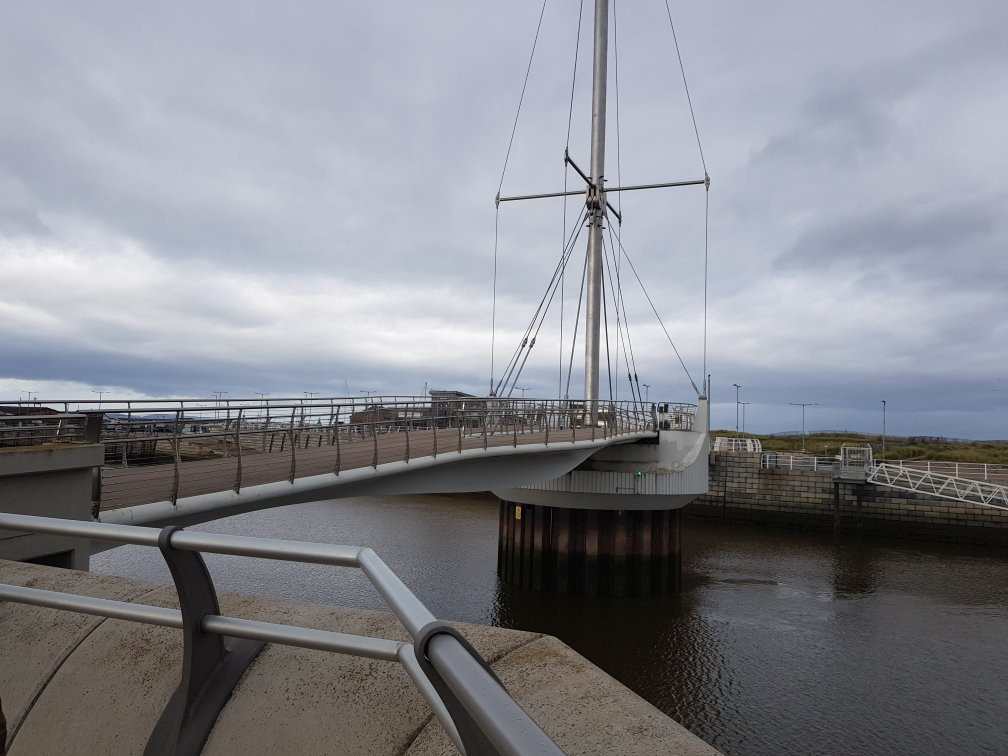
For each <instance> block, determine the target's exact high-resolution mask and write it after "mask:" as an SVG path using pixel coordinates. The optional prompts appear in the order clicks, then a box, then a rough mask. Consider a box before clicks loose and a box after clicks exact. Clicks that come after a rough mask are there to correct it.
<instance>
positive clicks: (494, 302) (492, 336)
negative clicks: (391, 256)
mask: <svg viewBox="0 0 1008 756" xmlns="http://www.w3.org/2000/svg"><path fill="white" fill-rule="evenodd" d="M545 14H546V0H543V4H542V8H541V9H540V11H539V22H538V23H537V24H536V31H535V38H534V39H533V40H532V52H531V53H529V62H528V67H527V68H526V69H525V80H524V81H523V82H522V89H521V96H520V97H519V98H518V109H517V110H516V111H515V117H514V124H513V125H512V126H511V137H510V139H508V146H507V152H506V154H505V155H504V167H503V168H502V169H501V177H500V181H499V182H498V184H497V196H498V197H500V192H501V188H502V187H503V186H504V175H505V174H506V173H507V167H508V161H509V160H510V159H511V147H512V146H513V145H514V138H515V132H516V131H517V130H518V117H519V116H520V115H521V108H522V103H523V102H524V101H525V90H526V88H527V87H528V80H529V74H530V73H531V72H532V61H533V60H534V59H535V51H536V45H538V44H539V31H540V30H541V29H542V21H543V16H544V15H545ZM499 219H500V202H498V203H497V218H496V219H495V220H494V262H493V297H492V304H491V314H490V389H491V391H490V393H491V395H492V394H493V376H494V346H495V341H496V334H497V236H498V220H499Z"/></svg>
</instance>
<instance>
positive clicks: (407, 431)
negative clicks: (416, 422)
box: [405, 420, 410, 462]
mask: <svg viewBox="0 0 1008 756" xmlns="http://www.w3.org/2000/svg"><path fill="white" fill-rule="evenodd" d="M405 422H406V461H407V462H409V458H410V448H409V426H410V424H409V420H406V421H405Z"/></svg>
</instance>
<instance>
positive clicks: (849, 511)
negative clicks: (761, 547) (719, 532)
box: [684, 452, 1008, 546]
mask: <svg viewBox="0 0 1008 756" xmlns="http://www.w3.org/2000/svg"><path fill="white" fill-rule="evenodd" d="M840 493H841V498H840V528H841V529H842V530H845V531H847V530H856V529H857V527H858V505H857V487H856V486H854V485H851V484H849V483H843V484H842V485H841V487H840ZM861 493H862V496H861V498H862V503H861V507H860V515H861V528H862V531H863V532H865V533H873V534H879V535H890V536H902V537H910V538H928V539H935V540H948V541H961V542H968V543H989V544H994V545H1004V546H1008V510H1003V509H993V508H991V507H981V506H978V505H975V504H964V503H962V502H956V501H952V500H949V499H934V498H929V497H927V496H924V495H921V494H914V493H908V492H905V491H897V490H895V489H891V488H886V487H883V486H876V485H874V484H864V485H863V486H862V487H861ZM833 495H834V492H833V476H832V473H831V472H808V471H801V470H788V469H785V468H769V469H766V470H763V469H760V455H759V454H757V453H748V452H717V453H714V454H712V455H711V467H710V491H709V493H708V494H707V495H706V496H703V497H700V498H698V499H696V500H695V501H694V502H693V503H692V504H690V505H688V506H687V507H686V509H685V510H684V511H685V512H686V514H687V515H694V516H701V517H718V518H725V519H729V520H735V521H743V522H754V521H760V522H771V523H775V524H780V525H794V526H805V527H811V528H817V529H832V528H833V526H834V518H835V516H836V511H835V507H834V503H833Z"/></svg>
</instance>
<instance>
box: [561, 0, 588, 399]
mask: <svg viewBox="0 0 1008 756" xmlns="http://www.w3.org/2000/svg"><path fill="white" fill-rule="evenodd" d="M583 16H584V0H581V2H580V3H579V6H578V25H577V35H576V36H575V41H574V65H573V66H572V72H571V93H570V107H569V108H568V109H567V143H566V147H565V149H564V154H565V155H566V154H569V153H570V134H571V123H572V121H573V120H574V89H575V85H576V83H577V64H578V53H579V51H580V50H581V19H582V17H583ZM569 171H570V166H569V165H568V164H567V161H566V160H564V198H563V237H562V238H561V256H562V255H563V251H562V250H563V246H562V243H563V242H565V240H566V239H567V177H568V172H569ZM566 279H567V272H566V270H565V271H564V274H563V276H561V278H560V341H559V347H560V349H559V364H558V365H557V399H560V398H561V394H562V393H563V352H564V302H565V297H564V284H565V282H566ZM574 328H575V329H576V328H577V323H575V324H574Z"/></svg>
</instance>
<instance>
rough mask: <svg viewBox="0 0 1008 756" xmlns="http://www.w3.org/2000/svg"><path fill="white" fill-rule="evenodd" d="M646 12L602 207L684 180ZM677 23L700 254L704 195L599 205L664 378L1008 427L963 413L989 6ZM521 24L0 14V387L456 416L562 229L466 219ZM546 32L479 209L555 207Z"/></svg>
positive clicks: (413, 8) (997, 256)
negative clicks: (606, 210)
mask: <svg viewBox="0 0 1008 756" xmlns="http://www.w3.org/2000/svg"><path fill="white" fill-rule="evenodd" d="M664 12H665V11H664V8H663V7H658V6H656V7H655V8H647V7H641V8H638V7H636V6H634V7H633V8H629V7H628V8H622V7H621V8H620V10H619V15H618V23H614V24H613V25H612V26H613V28H616V29H617V30H618V33H619V35H620V37H619V43H618V46H617V47H615V48H614V49H613V57H612V58H611V60H610V72H611V74H612V76H613V79H612V80H611V81H610V104H611V107H610V116H611V120H610V128H609V130H608V142H607V149H608V155H609V160H608V168H607V173H608V176H607V178H608V180H609V181H610V183H612V182H615V181H622V182H624V183H638V182H640V183H646V182H650V181H663V180H678V179H684V178H696V177H699V176H700V175H702V172H703V168H702V166H701V164H700V158H699V154H698V151H697V149H696V137H695V135H694V132H693V122H692V119H691V118H690V113H689V110H688V107H687V105H686V101H685V98H684V96H683V91H682V82H681V78H680V74H679V69H678V62H677V59H676V57H675V56H674V54H673V50H674V48H673V46H672V40H671V35H670V33H669V29H668V26H667V19H666V18H665V17H664ZM673 13H674V16H675V20H676V24H677V31H678V33H679V42H680V47H681V50H682V52H683V56H684V60H685V64H686V72H687V75H688V77H689V82H690V88H691V95H692V98H693V103H694V105H695V107H696V115H697V123H698V125H699V129H700V134H701V137H702V141H703V145H704V151H705V156H706V162H707V167H708V169H709V171H710V173H711V177H712V179H713V184H712V187H711V192H710V195H709V199H710V220H711V223H710V228H709V229H708V230H707V234H706V238H707V239H708V240H709V251H710V255H709V259H708V260H706V261H705V260H704V257H703V250H704V242H705V228H704V225H703V217H704V212H705V203H704V201H705V199H707V197H705V196H704V193H703V191H702V189H701V190H696V191H693V189H682V190H679V189H676V190H664V191H656V192H647V193H645V192H635V193H627V194H624V195H622V196H620V197H618V198H616V199H617V200H618V201H619V202H620V206H621V207H622V209H623V212H624V223H623V224H622V227H620V228H619V230H620V233H621V235H622V239H623V241H624V244H625V245H626V248H627V250H628V251H629V254H630V255H631V257H632V259H633V262H634V265H635V266H636V267H637V269H638V271H639V273H640V275H641V277H642V279H643V280H644V284H645V286H646V287H647V291H648V293H649V294H650V296H651V297H652V299H653V301H654V302H655V305H656V307H657V308H658V310H659V312H660V314H661V316H662V318H663V319H664V321H665V325H666V327H667V328H668V330H669V332H670V334H671V335H672V337H673V339H674V340H675V342H676V346H677V347H678V348H679V350H680V352H681V354H682V355H683V359H684V360H685V362H686V365H687V367H688V368H689V370H690V372H691V373H692V374H693V377H694V379H695V380H697V382H698V383H699V382H701V381H702V373H703V372H704V366H705V362H706V371H707V372H710V373H712V374H713V375H714V384H715V385H714V389H715V396H722V395H726V392H725V390H724V386H726V385H727V386H730V385H731V384H732V383H741V384H742V385H744V386H746V387H747V389H746V390H747V391H748V392H750V393H749V395H748V399H749V400H752V401H754V405H753V406H751V407H750V410H751V411H752V413H753V414H752V416H751V417H752V418H753V422H756V423H758V424H759V425H762V426H763V427H765V428H766V429H767V430H773V429H776V428H778V427H779V425H778V423H783V422H787V421H786V418H787V417H788V415H787V409H786V407H787V406H788V405H787V402H788V401H806V400H810V401H819V402H820V403H821V405H822V406H821V408H819V409H817V412H818V413H821V414H819V415H818V417H820V418H822V421H823V424H825V425H838V424H839V425H843V424H844V423H846V422H847V421H848V418H850V419H851V420H850V421H851V422H854V420H858V421H863V422H865V423H868V422H874V421H873V420H872V419H871V418H872V417H873V415H872V413H873V411H874V410H873V409H870V408H873V407H874V406H875V404H876V403H877V399H878V398H879V397H880V396H882V395H883V394H884V395H885V396H888V397H893V398H892V401H893V406H894V410H893V411H894V412H897V410H896V409H895V408H896V406H897V405H899V406H904V407H907V408H913V409H912V410H911V409H907V410H906V412H907V414H906V416H905V417H904V418H903V420H904V421H905V424H906V426H905V427H906V429H907V432H912V431H920V432H931V433H935V434H941V433H942V432H943V428H942V427H941V426H942V425H943V424H944V425H947V426H949V427H952V426H955V427H957V428H959V429H960V430H957V431H956V435H968V434H969V432H970V431H969V429H970V428H975V429H976V431H975V432H976V433H978V434H979V433H981V432H982V433H985V434H994V435H997V433H996V431H995V430H993V429H994V428H996V427H997V424H998V423H1001V425H1002V426H1005V427H1008V410H1006V409H1005V406H1004V403H1003V402H1002V403H1001V404H998V403H997V402H996V399H997V398H998V397H1000V396H1003V394H997V392H996V391H994V390H993V389H990V388H988V387H991V386H997V381H998V380H1000V375H1001V372H1002V371H1003V365H1004V364H1005V363H1006V360H1008V332H1006V326H1005V325H1004V324H1003V323H1002V322H1001V320H1002V319H1001V318H1000V317H999V316H998V313H999V312H1000V309H1001V299H1003V297H1002V293H1001V289H1002V285H1001V284H1002V281H1003V280H1004V279H1005V274H1006V273H1008V271H1006V269H1005V267H1006V263H1005V261H1004V260H1005V256H1004V254H1003V253H1004V249H1005V246H1006V241H1008V234H1006V229H1005V221H1004V220H1003V217H1002V216H1003V213H1002V212H1001V209H1002V208H1003V207H1004V205H1005V200H1006V197H1008V186H1006V184H1005V180H1004V176H1005V175H1008V153H1006V152H1005V151H1004V150H1003V149H1002V148H1001V143H1002V142H1003V137H1002V136H1001V131H1002V124H1003V123H1004V122H1005V120H1006V119H1008V100H1006V98H1005V97H1004V96H1003V95H1001V94H1000V93H1001V90H1002V89H1003V81H1004V78H1005V75H1006V73H1008V72H1006V63H1005V61H1004V57H1003V40H1002V39H1001V37H1002V36H1003V35H1002V33H1001V30H1002V29H1003V28H1004V27H1005V23H1006V22H1008V10H1006V8H1005V7H1004V6H1003V5H1001V4H998V3H994V2H980V3H974V4H972V5H971V6H970V7H969V8H951V7H950V6H948V5H947V4H944V3H940V2H937V0H935V1H933V2H932V1H931V0H927V1H926V2H923V3H912V4H911V3H908V2H896V3H891V4H887V5H886V6H884V7H881V6H878V5H877V4H869V3H855V4H853V5H851V4H846V5H844V6H837V7H824V6H811V5H808V4H805V3H799V2H793V1H790V0H781V1H780V2H777V3H773V4H770V5H762V6H745V7H740V6H728V5H722V4H706V5H703V6H696V7H682V8H673ZM537 20H538V8H537V7H531V6H530V7H528V8H518V7H514V6H511V5H508V4H498V5H482V4H470V3H463V2H447V3H439V4H435V5H417V4H411V3H394V4H392V5H387V4H385V5H380V6H378V5H368V4H356V5H350V6H347V7H342V6H341V7H336V6H331V5H330V4H326V3H317V2H304V3H297V4H294V5H288V6H284V7H282V8H281V7H279V6H278V7H275V8H273V7H269V8H267V7H258V8H256V7H250V6H247V5H246V4H240V3H233V2H223V3H217V4H214V5H213V6H195V5H191V4H186V3H182V4H175V5H168V6H160V7H158V8H141V7H139V6H137V7H133V6H124V5H122V4H119V3H105V2H98V3H92V4H89V5H87V6H80V5H76V4H73V3H56V4H48V5H46V4H42V5H40V4H9V5H8V6H5V7H4V8H3V10H0V98H2V100H3V102H4V113H5V116H4V118H3V119H2V120H0V276H2V278H3V280H4V281H5V286H4V289H3V292H2V294H0V345H2V347H0V387H4V386H6V387H8V388H7V390H8V391H14V390H15V389H17V390H21V389H24V388H29V387H30V386H35V385H39V386H43V387H44V386H52V389H53V390H54V391H55V390H59V391H69V390H71V388H73V387H81V390H83V388H86V387H92V388H93V387H96V386H103V387H104V386H109V387H119V388H120V389H122V390H123V391H127V390H128V391H133V392H135V393H142V394H146V395H152V396H156V395H170V396H178V395H184V394H189V395H194V394H201V395H204V396H205V395H208V392H209V391H211V390H227V391H229V392H232V396H234V395H237V394H240V393H244V394H246V395H251V394H252V393H253V392H255V391H268V392H270V393H271V394H278V393H287V394H291V395H295V396H297V395H300V393H301V392H302V391H305V390H309V391H319V390H320V391H324V392H332V393H343V392H344V391H345V390H346V389H347V388H349V389H350V390H351V391H353V392H357V391H359V390H360V389H363V388H366V389H369V390H371V389H375V390H388V391H391V390H397V391H398V390H402V391H408V392H410V393H412V392H416V391H419V390H420V389H421V388H422V386H423V384H424V382H425V381H426V382H427V383H428V385H437V386H439V387H445V388H447V387H459V388H463V389H467V390H471V391H474V392H475V391H485V390H486V388H487V385H488V384H489V378H490V369H489V368H490V366H489V362H490V340H491V333H490V322H491V313H492V300H493V299H494V298H495V297H496V301H497V309H496V313H495V315H494V316H493V317H494V319H495V322H496V333H495V334H494V335H493V339H494V343H495V347H496V355H495V358H494V359H495V371H496V372H497V373H498V376H497V377H499V371H500V369H501V365H502V364H504V363H506V361H507V358H508V356H510V354H511V351H512V350H513V349H514V347H515V346H516V345H517V344H518V343H519V342H520V339H521V335H522V333H523V330H524V328H525V325H526V323H527V322H528V319H529V318H530V317H531V315H532V313H533V311H534V309H535V306H536V304H537V302H538V301H539V298H540V297H541V296H542V292H543V290H544V288H545V286H546V282H547V281H548V279H549V276H550V273H551V272H552V270H553V267H554V265H555V263H556V260H557V259H558V258H559V254H560V250H561V245H562V240H563V238H564V234H565V226H564V220H563V217H562V212H563V209H562V208H563V203H562V202H561V201H558V200H548V201H541V202H536V203H531V202H529V203H511V204H508V205H507V206H504V205H502V206H501V209H500V213H499V216H496V217H495V208H494V205H493V195H494V194H495V192H496V191H497V185H498V182H499V180H500V176H501V169H502V167H503V162H504V152H505V149H506V147H507V144H508V138H509V136H510V130H511V125H512V122H513V118H514V115H515V107H516V105H517V102H518V98H519V94H520V93H521V91H522V81H523V76H524V67H525V63H526V61H527V57H526V56H527V55H528V52H529V49H530V45H531V42H532V35H533V32H534V29H535V24H536V22H537ZM576 23H577V18H576V14H575V13H574V11H573V10H572V9H570V8H566V7H562V6H559V5H558V6H553V5H550V6H549V7H548V8H547V13H546V16H545V18H544V21H543V29H542V32H541V37H540V41H539V44H538V47H537V52H536V60H535V63H534V65H533V69H532V76H531V77H530V81H529V86H528V88H527V90H526V91H525V99H524V104H523V108H522V113H521V117H520V119H519V121H518V131H517V133H516V138H515V142H514V146H513V149H512V152H511V155H510V158H509V162H508V166H507V171H506V173H505V177H504V186H503V189H504V192H505V193H508V192H513V193H524V192H538V191H554V190H558V189H562V188H563V182H564V174H563V163H562V156H563V148H564V146H565V145H566V144H567V125H568V116H569V114H570V113H571V110H569V108H570V100H569V97H570V92H571V74H572V70H571V66H572V64H573V60H574V45H575V39H576V32H577V30H576ZM589 36H590V34H589V30H588V25H587V23H586V25H585V26H584V28H583V29H582V38H581V43H582V44H581V47H580V50H579V53H580V68H579V70H578V77H577V80H576V82H575V87H574V90H575V99H574V107H573V116H572V121H571V124H572V125H571V132H570V141H569V147H570V150H571V154H572V155H573V156H574V158H575V159H576V160H577V161H578V162H579V163H580V164H582V165H587V163H588V152H589V149H588V117H589V110H590V107H589V96H590V83H591V82H590V75H589V72H590V50H589V49H588V45H587V39H588V38H589ZM617 56H618V61H617ZM617 67H618V74H619V82H618V85H617V82H616V81H615V76H616V72H617ZM617 96H618V98H619V118H620V125H619V129H618V131H617V129H616V127H615V116H616V110H617V107H616V98H617ZM617 136H618V139H617ZM617 157H618V162H617ZM568 180H569V183H568V185H569V186H575V185H578V182H579V179H577V178H576V177H574V176H573V174H571V175H570V176H568ZM577 210H578V207H577V201H576V199H572V200H571V201H570V202H569V203H568V220H567V227H566V229H567V230H569V228H570V224H571V223H572V222H573V218H574V216H575V215H576V212H577ZM495 220H496V221H497V231H498V233H497V237H496V246H497V253H498V256H497V261H496V265H497V272H496V288H494V285H493V280H494V272H493V271H494V264H495V261H494V247H495V233H494V230H495ZM580 254H581V251H580V244H579V250H578V255H580ZM705 264H706V266H707V269H708V272H709V279H708V281H707V289H706V292H705V282H704V269H705ZM580 270H581V258H580V257H578V256H576V257H575V258H574V259H573V260H572V262H571V266H570V270H569V272H568V277H567V280H566V283H565V288H564V297H563V308H562V309H563V312H564V326H563V334H564V343H563V344H561V343H560V342H559V335H560V318H559V313H560V311H561V306H560V305H561V302H560V300H557V301H556V302H555V303H554V306H553V309H552V310H551V312H550V315H549V317H548V318H547V319H546V321H545V324H544V326H543V330H542V332H541V336H540V339H539V341H538V342H537V346H536V348H535V350H534V353H533V355H532V356H531V357H530V358H529V361H528V364H527V367H526V369H525V372H524V373H523V375H522V378H521V380H520V381H519V384H518V385H523V386H528V387H529V392H531V393H539V394H544V395H545V394H549V395H552V394H555V393H557V392H558V391H563V388H564V384H565V380H566V375H565V374H564V376H563V377H558V374H559V373H560V372H561V366H563V367H562V371H563V372H564V373H565V371H566V365H567V363H568V360H569V355H570V341H569V339H570V337H571V334H572V333H574V332H575V331H576V332H578V334H579V336H578V338H579V342H578V344H579V346H578V349H580V345H583V335H581V334H580V330H581V329H580V328H578V329H574V328H572V326H571V318H572V317H573V313H574V312H575V311H576V309H577V303H578V291H577V282H578V280H579V278H580ZM623 284H624V293H625V297H626V306H627V312H628V316H629V319H630V322H631V324H632V326H633V341H632V343H633V349H634V358H635V359H634V362H635V365H632V366H630V372H637V373H638V374H639V376H640V380H641V381H642V382H647V383H648V384H649V385H651V386H652V388H651V389H650V395H651V396H652V397H654V396H662V397H664V398H669V399H688V398H689V397H690V396H691V394H692V390H691V388H690V386H689V382H688V381H687V380H686V378H685V376H684V375H683V371H682V369H681V367H680V366H679V363H678V359H677V358H676V357H675V354H674V353H673V352H672V350H671V348H670V346H669V344H668V342H667V340H666V338H665V335H664V333H663V332H662V331H661V329H659V328H658V327H657V325H655V324H654V320H653V317H652V315H651V312H650V307H649V306H648V305H647V303H646V301H644V299H643V297H642V296H641V295H640V294H639V293H638V292H637V285H636V283H635V282H634V281H633V280H631V279H630V278H629V277H627V278H626V279H624V280H623ZM607 286H609V284H607ZM610 288H611V287H610ZM705 300H706V302H707V307H708V311H707V320H708V323H709V334H708V338H707V355H706V361H705V359H704V333H703V322H704V302H705ZM609 314H610V327H611V328H612V329H614V330H615V316H614V313H613V311H612V310H611V309H610V310H609ZM616 349H617V348H616V346H615V339H614V344H613V347H612V354H611V355H610V356H611V362H612V363H614V365H615V367H614V369H613V370H614V373H615V374H616V375H617V376H618V377H619V380H620V383H619V384H618V390H619V392H620V395H621V396H628V395H629V389H628V387H627V385H626V381H625V380H623V379H622V376H623V375H624V374H625V373H626V372H628V370H627V365H626V364H625V363H626V361H627V360H626V359H625V358H624V357H622V356H620V357H619V358H618V359H617V356H616ZM619 349H620V350H621V351H622V349H623V347H622V346H620V347H619ZM576 351H577V350H576ZM581 363H582V358H581V356H580V355H579V354H575V357H574V360H573V370H572V377H571V383H572V391H573V392H574V393H577V391H578V390H579V388H577V387H579V385H580V382H581V380H582V378H581V375H580V373H581V371H582V370H583V367H582V365H581ZM22 384H24V385H23V386H22ZM603 384H604V385H607V379H605V378H604V379H603ZM74 390H77V389H74ZM88 393H90V389H88ZM897 396H900V397H901V399H900V401H899V402H897V400H896V398H895V397H897ZM882 398H885V397H882ZM782 402H783V404H781V403H782ZM985 403H986V405H987V406H988V407H989V410H990V411H989V412H987V413H986V414H984V412H983V407H984V406H985ZM777 405H779V406H778V411H774V410H772V407H774V406H777ZM733 410H734V408H733V407H731V406H730V404H727V405H724V406H722V405H721V404H719V405H718V408H717V409H716V413H718V412H722V413H723V414H724V418H722V419H723V420H725V421H727V420H728V419H729V417H730V419H731V421H732V422H733V415H734V412H733ZM914 413H916V414H914ZM917 421H919V424H920V427H919V428H916V427H915V426H914V423H915V422H917ZM717 422H718V418H717V416H716V417H715V424H717ZM722 424H724V423H722ZM789 424H790V425H793V423H789ZM1000 435H1002V436H1003V435H1005V433H1004V432H1002V433H1001V434H1000Z"/></svg>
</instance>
